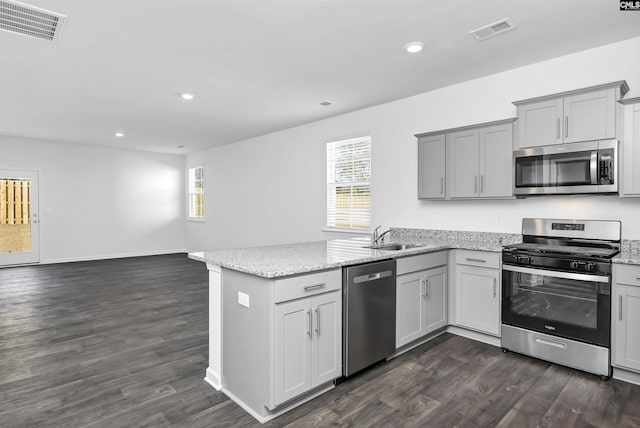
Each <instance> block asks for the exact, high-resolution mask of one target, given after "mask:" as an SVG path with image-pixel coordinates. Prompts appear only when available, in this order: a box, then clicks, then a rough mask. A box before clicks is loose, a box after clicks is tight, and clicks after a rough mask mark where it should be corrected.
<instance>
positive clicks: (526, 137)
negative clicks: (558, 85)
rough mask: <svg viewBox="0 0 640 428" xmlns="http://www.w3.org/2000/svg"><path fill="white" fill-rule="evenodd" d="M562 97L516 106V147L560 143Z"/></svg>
mask: <svg viewBox="0 0 640 428" xmlns="http://www.w3.org/2000/svg"><path fill="white" fill-rule="evenodd" d="M561 118H562V99H555V100H547V101H540V102H536V103H531V104H525V105H521V106H518V125H517V126H518V138H517V140H516V141H517V142H518V147H519V148H525V147H534V146H549V145H551V144H559V143H562V129H561V126H562V124H561V122H562V119H561Z"/></svg>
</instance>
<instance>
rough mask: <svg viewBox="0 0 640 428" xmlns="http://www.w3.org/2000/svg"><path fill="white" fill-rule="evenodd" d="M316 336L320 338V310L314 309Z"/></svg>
mask: <svg viewBox="0 0 640 428" xmlns="http://www.w3.org/2000/svg"><path fill="white" fill-rule="evenodd" d="M316 335H317V336H320V310H319V309H318V308H316Z"/></svg>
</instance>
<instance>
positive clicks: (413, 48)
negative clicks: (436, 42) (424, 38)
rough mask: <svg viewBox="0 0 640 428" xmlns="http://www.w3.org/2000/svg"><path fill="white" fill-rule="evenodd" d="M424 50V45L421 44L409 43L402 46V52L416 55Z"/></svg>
mask: <svg viewBox="0 0 640 428" xmlns="http://www.w3.org/2000/svg"><path fill="white" fill-rule="evenodd" d="M422 48H424V43H422V42H410V43H407V44H406V45H404V50H405V51H407V52H409V53H418V52H420V51H421V50H422Z"/></svg>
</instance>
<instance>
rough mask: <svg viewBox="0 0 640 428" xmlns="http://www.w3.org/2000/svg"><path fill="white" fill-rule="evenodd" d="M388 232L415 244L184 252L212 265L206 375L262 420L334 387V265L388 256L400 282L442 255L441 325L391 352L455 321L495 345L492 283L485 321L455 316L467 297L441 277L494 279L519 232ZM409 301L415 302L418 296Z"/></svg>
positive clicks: (348, 242)
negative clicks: (460, 274) (459, 272)
mask: <svg viewBox="0 0 640 428" xmlns="http://www.w3.org/2000/svg"><path fill="white" fill-rule="evenodd" d="M390 235H391V241H392V242H397V243H403V244H412V245H415V246H414V247H411V248H406V249H401V250H397V251H387V250H378V249H371V248H366V247H367V246H369V245H370V244H371V241H370V239H369V238H368V237H367V238H352V239H335V240H329V241H318V242H309V243H298V244H288V245H276V246H265V247H254V248H244V249H230V250H219V251H211V252H197V253H191V254H190V255H189V257H190V258H192V259H195V260H199V261H202V262H205V263H206V264H207V267H208V269H209V367H208V369H207V372H206V377H205V379H206V381H207V382H208V383H210V384H211V385H212V386H214V387H215V388H216V389H218V390H222V391H223V392H224V393H225V394H226V395H228V396H229V397H230V398H232V399H233V400H234V401H235V402H236V403H238V404H239V405H240V406H241V407H243V408H244V409H245V410H246V411H247V412H249V413H250V414H251V415H252V416H254V417H255V418H256V419H257V420H259V421H261V422H266V421H268V420H270V419H272V418H274V417H276V416H278V415H279V414H282V413H284V412H286V411H287V410H290V409H291V408H293V407H296V406H298V405H300V404H302V403H304V402H306V401H308V400H310V399H312V398H314V397H315V396H317V395H320V394H322V393H323V392H325V391H327V390H329V389H331V388H333V380H334V379H336V378H338V377H340V376H341V375H342V269H341V268H342V267H344V266H352V265H358V264H364V263H369V262H374V261H379V260H387V259H397V260H403V263H404V264H403V265H401V266H406V267H403V268H401V267H399V269H398V276H399V279H398V281H400V277H401V274H402V273H406V274H407V275H404V276H402V278H410V275H409V273H411V274H412V275H416V274H418V275H419V274H421V272H426V271H427V268H428V267H430V266H428V263H429V261H428V260H429V256H431V255H432V254H439V255H440V256H441V257H440V258H439V260H444V262H442V263H440V268H441V269H444V272H445V276H444V278H445V281H444V282H443V283H442V284H443V287H444V288H443V290H442V305H443V308H442V314H443V316H444V317H445V318H444V325H445V327H444V328H439V329H437V330H435V331H433V332H430V333H431V335H428V334H426V333H424V331H426V330H424V329H423V330H424V331H423V333H424V334H423V333H420V332H418V334H415V333H411V334H405V335H403V337H406V338H407V339H406V340H405V341H402V342H398V338H397V339H396V345H397V346H396V347H397V348H398V353H401V352H403V351H404V350H407V349H410V348H411V347H413V346H416V345H417V344H420V343H422V342H424V341H425V340H427V339H429V338H431V337H434V336H435V335H437V334H440V333H442V332H444V331H445V329H446V325H447V324H457V325H459V326H460V328H459V330H458V331H454V332H456V333H460V334H463V335H467V336H468V337H472V338H475V339H478V340H483V341H486V342H488V343H492V344H494V345H499V330H498V323H499V302H500V299H499V293H497V294H496V292H495V284H496V281H494V282H493V284H494V285H493V294H492V288H491V287H492V286H491V285H489V288H488V289H486V290H484V291H486V296H487V298H488V299H489V300H490V301H491V305H490V306H488V307H486V308H485V309H488V310H490V311H493V312H495V314H493V313H489V317H488V318H489V321H488V322H487V321H486V319H487V317H486V316H484V314H477V315H478V317H479V318H477V319H476V318H474V316H470V317H466V318H465V319H464V320H462V319H461V320H460V323H457V322H454V318H455V312H456V304H457V305H458V306H459V307H462V306H461V305H463V303H462V302H461V301H460V298H461V297H466V296H455V295H451V294H450V293H451V287H448V286H447V285H448V284H447V283H448V282H451V281H454V280H455V278H454V276H455V271H454V270H452V269H453V268H454V267H455V266H456V263H458V264H460V266H462V267H464V268H466V269H467V271H466V274H469V275H472V274H475V273H477V272H484V271H486V272H489V273H490V274H491V276H492V277H493V278H496V280H497V281H498V282H499V252H500V251H501V250H502V245H503V244H508V243H515V242H519V241H520V239H521V236H520V235H516V234H505V233H482V232H459V231H442V230H420V229H399V228H394V229H392V231H391V234H390ZM449 250H454V251H449ZM425 263H426V264H425ZM449 271H451V272H452V273H449ZM446 278H452V279H451V280H450V281H446ZM420 281H423V280H422V279H420ZM459 281H462V282H464V279H459ZM426 282H427V281H426V279H425V280H424V283H425V284H426ZM420 284H423V283H422V282H420ZM407 285H409V286H410V285H412V283H411V282H409V283H407ZM399 290H400V288H399ZM408 290H410V289H409V288H408ZM420 290H421V288H420ZM418 291H419V290H418ZM407 296H408V297H412V296H411V295H407ZM456 297H457V303H456ZM474 298H477V296H474ZM405 300H406V299H405ZM414 300H416V301H419V300H420V299H419V295H418V299H414ZM401 302H402V299H399V300H398V304H399V305H400V304H402V303H401ZM465 307H467V306H465ZM418 310H419V309H418ZM398 312H399V313H400V312H403V313H404V312H406V311H402V310H399V311H398ZM313 314H315V317H314V315H313ZM447 314H448V316H447ZM312 317H314V318H313V319H312ZM416 318H418V319H419V318H421V317H420V315H419V314H418V315H417V316H416ZM314 319H315V321H314ZM320 319H322V321H320ZM409 321H411V320H409ZM465 323H466V324H465ZM405 324H406V322H405ZM494 324H495V327H494ZM312 325H315V329H313V331H312ZM487 325H491V327H486V326H487ZM397 328H402V326H401V325H400V324H398V327H397ZM407 328H409V327H407ZM451 328H458V327H456V326H450V327H449V330H450V331H451ZM465 328H469V330H466V329H465ZM318 330H321V331H322V333H320V332H319V331H318ZM292 336H293V337H292ZM398 336H399V335H398ZM398 345H399V346H398Z"/></svg>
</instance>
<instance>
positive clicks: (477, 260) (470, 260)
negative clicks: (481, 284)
mask: <svg viewBox="0 0 640 428" xmlns="http://www.w3.org/2000/svg"><path fill="white" fill-rule="evenodd" d="M467 261H468V262H478V263H486V262H487V261H486V260H482V259H470V258H469V257H467Z"/></svg>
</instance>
